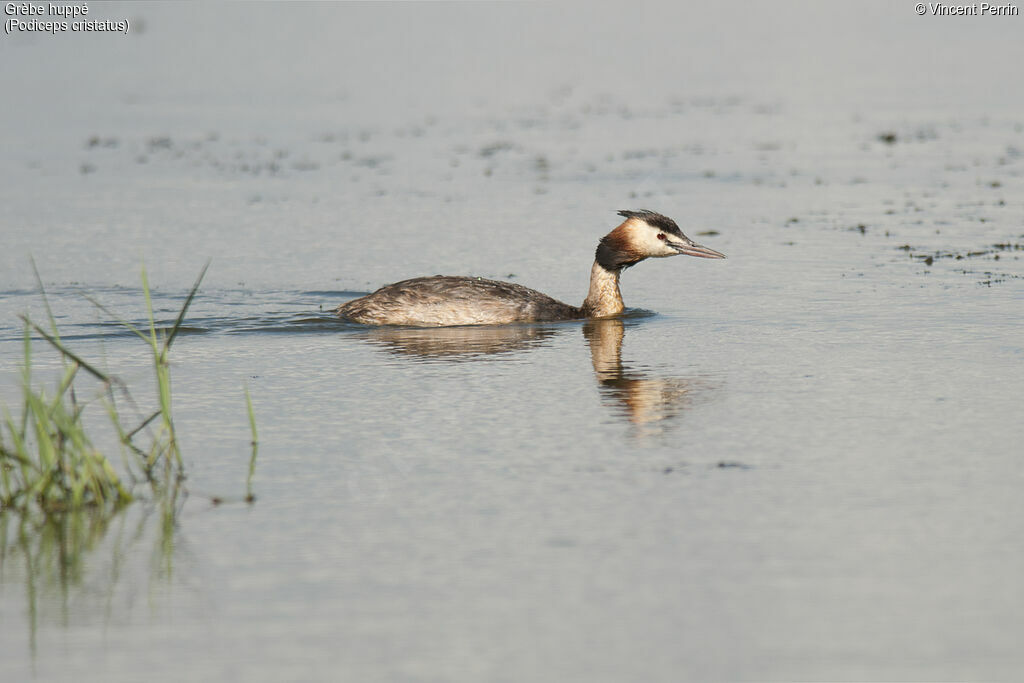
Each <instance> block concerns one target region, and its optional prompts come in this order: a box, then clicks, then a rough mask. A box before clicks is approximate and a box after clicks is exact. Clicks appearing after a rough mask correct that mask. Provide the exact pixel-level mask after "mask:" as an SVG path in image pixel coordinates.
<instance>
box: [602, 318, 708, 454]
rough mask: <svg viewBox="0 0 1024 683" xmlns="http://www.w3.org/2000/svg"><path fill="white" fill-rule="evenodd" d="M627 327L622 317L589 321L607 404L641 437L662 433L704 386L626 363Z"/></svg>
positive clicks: (690, 403) (688, 379)
mask: <svg viewBox="0 0 1024 683" xmlns="http://www.w3.org/2000/svg"><path fill="white" fill-rule="evenodd" d="M625 334H626V326H625V324H624V323H623V321H622V320H621V319H619V318H611V319H605V320H588V321H587V322H586V324H584V326H583V336H584V337H585V338H586V340H587V344H588V345H589V346H590V360H591V362H592V363H593V364H594V374H595V375H596V376H597V381H598V383H599V386H600V388H601V394H602V398H603V399H604V403H605V405H610V406H611V408H612V410H613V411H614V412H615V414H617V415H620V416H622V417H624V418H626V419H627V420H629V422H630V423H631V424H633V425H635V426H637V427H638V428H642V429H641V431H640V432H639V433H640V434H649V433H651V432H659V431H662V428H663V427H665V426H667V425H668V424H670V422H671V420H672V419H673V418H675V417H677V416H678V415H680V414H682V413H683V412H684V411H685V410H686V409H687V408H689V407H690V406H691V405H692V403H693V399H694V396H695V394H699V393H700V390H701V389H702V388H705V387H704V383H703V382H701V381H700V380H697V379H693V378H686V377H656V376H652V375H651V373H649V372H645V371H643V370H638V369H636V368H633V367H630V366H629V365H627V364H625V363H623V362H622V340H623V338H624V337H625Z"/></svg>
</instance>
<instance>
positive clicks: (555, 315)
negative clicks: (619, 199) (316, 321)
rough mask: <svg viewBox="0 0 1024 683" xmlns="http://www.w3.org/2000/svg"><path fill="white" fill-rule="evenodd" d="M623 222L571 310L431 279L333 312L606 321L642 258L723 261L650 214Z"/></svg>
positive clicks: (404, 317)
mask: <svg viewBox="0 0 1024 683" xmlns="http://www.w3.org/2000/svg"><path fill="white" fill-rule="evenodd" d="M619 215H620V216H622V217H623V218H625V219H626V220H625V221H624V222H623V223H622V224H620V225H619V226H618V227H616V228H615V229H614V230H612V231H611V232H610V233H608V234H607V235H605V236H604V237H602V238H601V241H600V242H599V243H598V245H597V251H596V253H595V258H594V265H593V266H592V267H591V269H590V291H589V292H588V293H587V298H586V299H585V300H584V301H583V305H581V306H571V305H569V304H565V303H562V302H561V301H558V300H556V299H552V298H551V297H549V296H548V295H547V294H542V293H541V292H538V291H536V290H533V289H530V288H529V287H523V286H522V285H517V284H514V283H511V282H501V281H498V280H487V279H485V278H481V277H462V276H451V275H435V276H433V277H418V278H413V279H411V280H402V281H401V282H396V283H394V284H390V285H386V286H384V287H381V288H380V289H378V290H377V291H376V292H374V293H373V294H368V295H366V296H364V297H360V298H358V299H353V300H352V301H349V302H347V303H344V304H342V305H341V306H339V307H338V309H337V314H338V315H339V316H340V317H342V318H345V319H347V320H351V321H353V322H357V323H363V324H365V325H409V326H415V327H447V326H450V325H501V324H508V323H514V322H549V321H556V320H577V319H581V318H607V317H610V316H615V315H618V314H619V313H622V311H623V310H624V309H625V306H624V305H623V303H622V293H621V292H620V291H619V277H620V275H621V274H622V271H623V270H624V269H626V268H629V267H630V266H634V265H636V264H637V263H640V262H641V261H643V260H644V259H647V258H666V257H669V256H679V255H680V254H683V255H686V256H698V257H700V258H725V255H724V254H721V253H719V252H717V251H715V250H714V249H709V248H708V247H704V246H701V245H699V244H696V243H695V242H694V241H693V240H691V239H690V238H689V237H687V236H686V235H684V234H683V233H682V231H681V230H680V229H679V226H677V225H676V224H675V222H674V221H673V220H672V219H671V218H668V217H666V216H663V215H661V214H660V213H655V212H653V211H647V210H642V211H619Z"/></svg>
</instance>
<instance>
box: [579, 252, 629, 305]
mask: <svg viewBox="0 0 1024 683" xmlns="http://www.w3.org/2000/svg"><path fill="white" fill-rule="evenodd" d="M621 273H622V269H621V268H605V267H604V266H602V265H601V264H600V262H598V261H594V265H593V267H592V268H591V269H590V291H589V292H587V298H586V299H585V300H584V302H583V306H582V312H583V315H584V316H585V317H587V318H607V317H609V316H612V315H618V314H619V313H622V311H623V310H624V309H625V308H626V307H625V305H624V304H623V303H622V292H620V291H619V275H620V274H621Z"/></svg>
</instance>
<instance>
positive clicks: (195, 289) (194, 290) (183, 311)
mask: <svg viewBox="0 0 1024 683" xmlns="http://www.w3.org/2000/svg"><path fill="white" fill-rule="evenodd" d="M209 267H210V262H209V261H207V262H206V263H205V264H204V265H203V269H202V270H201V271H199V277H197V278H196V281H195V283H194V284H193V285H192V289H191V290H189V293H188V296H187V297H185V303H184V304H182V306H181V311H179V312H178V318H177V320H175V321H174V326H173V327H172V328H171V332H170V334H168V335H167V339H166V340H165V341H164V349H169V348H171V344H172V343H173V342H174V338H175V337H176V336H178V330H180V329H181V325H182V323H183V322H185V314H186V313H188V309H189V307H190V306H191V305H192V300H193V299H195V297H196V293H197V292H198V291H199V285H200V284H202V282H203V278H204V277H206V270H207V268H209Z"/></svg>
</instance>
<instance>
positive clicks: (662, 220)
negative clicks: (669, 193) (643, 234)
mask: <svg viewBox="0 0 1024 683" xmlns="http://www.w3.org/2000/svg"><path fill="white" fill-rule="evenodd" d="M619 215H620V216H622V217H623V218H636V219H637V220H641V221H643V222H644V223H647V225H650V226H651V227H652V228H657V229H658V230H662V231H664V232H668V233H671V234H673V235H679V236H680V237H682V236H683V231H682V230H680V229H679V226H678V225H676V222H675V221H674V220H672V219H671V218H669V217H668V216H663V215H661V214H660V213H656V212H654V211H648V210H647V209H640V210H639V211H619Z"/></svg>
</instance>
